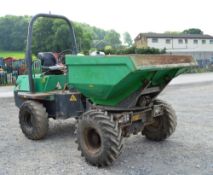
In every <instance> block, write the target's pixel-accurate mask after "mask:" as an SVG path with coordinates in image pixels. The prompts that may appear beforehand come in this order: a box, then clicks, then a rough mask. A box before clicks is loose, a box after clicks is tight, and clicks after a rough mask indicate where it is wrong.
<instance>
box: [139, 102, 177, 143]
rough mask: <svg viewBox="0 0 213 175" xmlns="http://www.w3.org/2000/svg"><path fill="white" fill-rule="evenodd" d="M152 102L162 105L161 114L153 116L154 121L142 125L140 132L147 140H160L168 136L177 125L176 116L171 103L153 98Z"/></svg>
mask: <svg viewBox="0 0 213 175" xmlns="http://www.w3.org/2000/svg"><path fill="white" fill-rule="evenodd" d="M154 104H157V105H162V106H163V115H161V116H157V117H156V118H154V120H155V121H154V123H153V124H150V125H147V126H145V127H144V129H143V131H142V134H143V135H145V136H146V138H147V139H149V140H154V141H161V140H165V139H166V138H168V137H169V136H170V135H171V134H172V133H173V132H174V131H175V128H176V126H177V117H176V114H175V111H174V109H173V108H172V106H171V105H169V104H167V103H166V102H164V101H162V100H155V101H154Z"/></svg>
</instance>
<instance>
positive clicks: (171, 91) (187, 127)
mask: <svg viewBox="0 0 213 175" xmlns="http://www.w3.org/2000/svg"><path fill="white" fill-rule="evenodd" d="M161 98H162V99H164V100H167V101H168V102H169V103H171V104H172V105H173V107H174V108H175V110H176V112H177V115H178V127H177V130H176V132H175V133H174V134H173V135H172V136H171V137H170V138H169V139H168V140H166V141H164V142H152V141H148V140H146V139H145V138H144V137H142V136H141V135H140V134H139V135H137V136H132V137H130V138H129V139H127V140H125V142H126V143H125V147H124V149H123V154H122V155H121V156H120V157H119V159H118V160H117V161H116V162H115V163H114V164H113V165H112V166H111V167H109V168H102V169H98V168H96V167H92V166H90V165H88V164H87V163H86V162H85V161H84V159H83V158H82V157H81V156H80V152H78V151H77V146H76V144H75V142H74V139H75V136H74V121H73V120H72V119H69V120H66V121H53V120H50V129H49V134H48V136H47V138H46V139H45V140H42V141H31V140H28V139H26V138H25V137H24V135H23V134H22V132H21V130H20V129H19V124H18V117H17V115H18V109H17V108H16V107H15V106H14V101H13V99H12V98H0V104H1V105H0V175H6V174H11V175H14V174H18V175H24V174H27V175H31V174H36V175H38V174H72V175H75V174H80V175H86V174H91V175H93V174H96V175H103V174H104V175H105V174H106V175H108V174H116V175H119V174H122V175H126V174H128V175H131V174H132V175H133V174H134V175H143V174H144V175H175V174H179V175H213V115H212V114H213V83H205V84H196V85H195V84H194V85H176V86H170V87H168V88H167V89H165V91H164V92H163V93H162V95H161Z"/></svg>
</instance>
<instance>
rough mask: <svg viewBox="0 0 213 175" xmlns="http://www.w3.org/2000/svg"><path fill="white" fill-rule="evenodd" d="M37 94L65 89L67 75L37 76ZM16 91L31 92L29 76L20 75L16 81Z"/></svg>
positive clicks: (35, 78) (35, 79)
mask: <svg viewBox="0 0 213 175" xmlns="http://www.w3.org/2000/svg"><path fill="white" fill-rule="evenodd" d="M33 80H34V86H35V92H50V91H54V90H61V89H63V88H64V86H65V84H66V82H67V77H66V75H42V74H36V75H35V77H34V78H33ZM15 91H23V92H28V91H29V79H28V75H20V76H18V79H17V81H16V88H15Z"/></svg>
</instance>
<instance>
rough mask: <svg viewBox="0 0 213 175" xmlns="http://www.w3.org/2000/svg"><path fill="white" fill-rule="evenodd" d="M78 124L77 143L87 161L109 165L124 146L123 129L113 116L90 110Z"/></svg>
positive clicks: (99, 165) (96, 164) (93, 163)
mask: <svg viewBox="0 0 213 175" xmlns="http://www.w3.org/2000/svg"><path fill="white" fill-rule="evenodd" d="M78 122H79V123H78V125H77V144H78V150H80V151H81V155H82V156H84V157H85V159H86V161H87V162H89V163H90V164H92V165H94V166H98V167H104V166H109V165H111V164H112V163H113V161H114V160H116V159H117V158H118V156H119V155H120V153H121V150H122V147H123V137H122V130H121V128H120V127H119V126H118V122H117V121H114V120H113V116H108V115H106V114H104V113H103V112H97V111H88V112H86V113H85V114H84V115H83V116H82V118H81V119H79V121H78Z"/></svg>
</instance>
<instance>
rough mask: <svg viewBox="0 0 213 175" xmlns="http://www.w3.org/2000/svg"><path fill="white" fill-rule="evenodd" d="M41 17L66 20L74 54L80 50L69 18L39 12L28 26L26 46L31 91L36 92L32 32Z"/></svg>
mask: <svg viewBox="0 0 213 175" xmlns="http://www.w3.org/2000/svg"><path fill="white" fill-rule="evenodd" d="M40 17H45V18H59V19H62V20H64V21H66V23H67V24H68V26H69V30H70V34H71V43H72V47H71V49H72V54H75V55H76V54H77V53H78V50H77V44H76V38H75V32H74V29H73V27H72V24H71V22H70V21H69V19H68V18H66V17H65V16H61V15H52V14H43V13H40V14H37V15H35V16H33V17H32V19H31V21H30V23H29V26H28V34H27V46H26V53H25V60H26V62H27V67H28V76H29V86H30V92H31V93H34V92H35V87H34V81H33V77H32V74H33V73H32V33H33V24H34V23H35V21H36V20H37V19H38V18H40Z"/></svg>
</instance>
